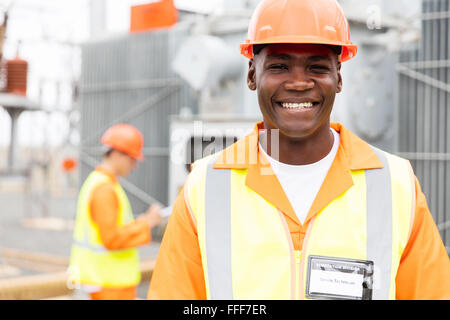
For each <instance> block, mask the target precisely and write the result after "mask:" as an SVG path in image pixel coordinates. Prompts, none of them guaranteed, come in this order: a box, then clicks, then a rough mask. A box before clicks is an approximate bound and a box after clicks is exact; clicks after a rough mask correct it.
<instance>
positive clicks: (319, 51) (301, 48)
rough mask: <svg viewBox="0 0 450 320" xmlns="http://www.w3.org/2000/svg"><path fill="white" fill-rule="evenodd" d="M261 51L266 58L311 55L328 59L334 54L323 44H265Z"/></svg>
mask: <svg viewBox="0 0 450 320" xmlns="http://www.w3.org/2000/svg"><path fill="white" fill-rule="evenodd" d="M263 50H264V51H265V53H266V55H267V56H280V55H283V54H286V55H289V54H311V55H319V56H326V57H329V56H332V55H333V54H334V53H333V51H332V50H331V48H330V47H328V46H326V45H323V44H294V43H274V44H267V45H266V46H265V47H264V48H263Z"/></svg>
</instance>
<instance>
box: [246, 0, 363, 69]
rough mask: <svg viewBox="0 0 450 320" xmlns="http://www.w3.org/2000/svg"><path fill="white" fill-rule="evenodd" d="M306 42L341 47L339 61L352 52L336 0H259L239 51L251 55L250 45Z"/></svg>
mask: <svg viewBox="0 0 450 320" xmlns="http://www.w3.org/2000/svg"><path fill="white" fill-rule="evenodd" d="M271 43H308V44H325V45H333V46H340V47H342V52H341V56H340V61H341V62H343V61H346V60H349V59H351V58H353V57H354V56H355V55H356V51H357V49H358V47H357V46H356V45H354V44H353V43H352V42H351V41H350V29H349V26H348V21H347V18H346V17H345V15H344V11H343V10H342V8H341V6H340V5H339V4H338V2H337V1H336V0H263V1H261V2H260V3H259V4H258V6H257V7H256V9H255V11H254V12H253V15H252V18H251V20H250V25H249V27H248V35H247V39H246V40H245V43H243V44H241V53H242V54H243V55H244V56H245V57H247V58H249V59H252V58H253V50H252V49H253V45H255V44H271Z"/></svg>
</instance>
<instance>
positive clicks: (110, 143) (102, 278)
mask: <svg viewBox="0 0 450 320" xmlns="http://www.w3.org/2000/svg"><path fill="white" fill-rule="evenodd" d="M101 143H102V144H103V145H104V146H106V147H107V151H106V152H105V154H104V157H103V161H102V162H101V164H100V165H99V166H98V167H97V168H96V169H95V170H94V171H93V172H91V174H90V175H89V176H88V177H87V179H86V181H85V182H84V183H83V186H82V187H81V190H80V193H79V197H78V205H77V216H76V223H75V230H74V235H73V236H74V243H73V245H72V252H71V259H70V266H69V272H70V277H71V280H72V282H75V283H77V284H80V285H81V286H82V289H83V290H85V291H87V292H88V293H89V295H90V298H91V299H92V300H132V299H135V298H136V287H137V285H138V284H139V283H140V280H141V274H140V269H139V256H138V250H137V247H138V246H140V245H144V244H147V243H149V242H150V241H151V229H152V228H153V227H155V226H156V225H157V224H158V223H159V222H160V220H161V215H160V206H159V205H158V204H153V205H151V206H150V207H149V209H148V210H147V212H146V213H144V214H142V215H140V216H139V217H138V218H137V219H136V220H134V218H133V213H132V210H131V206H130V203H129V201H128V198H127V195H126V194H125V191H124V190H123V189H122V187H121V186H120V184H119V182H118V180H117V178H118V177H126V176H128V175H129V174H130V173H131V171H132V170H133V169H135V168H136V164H137V161H142V160H144V157H143V155H142V148H143V146H144V139H143V137H142V134H141V133H140V132H139V130H137V129H136V128H135V127H133V126H131V125H128V124H117V125H114V126H112V127H111V128H109V129H108V130H107V131H106V132H105V133H104V135H103V137H102V138H101Z"/></svg>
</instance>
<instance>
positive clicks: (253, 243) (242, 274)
mask: <svg viewBox="0 0 450 320" xmlns="http://www.w3.org/2000/svg"><path fill="white" fill-rule="evenodd" d="M372 148H373V150H374V151H375V152H376V154H377V155H378V157H379V158H380V160H381V162H382V163H383V166H384V168H381V169H367V170H352V171H351V175H352V178H353V183H354V184H353V186H352V187H351V188H349V189H348V190H347V191H346V192H345V193H343V194H342V195H340V196H339V197H337V198H335V199H334V200H333V201H332V202H330V203H329V204H328V205H327V206H326V207H325V208H323V209H322V210H321V211H320V212H319V213H317V214H316V216H315V217H313V218H312V219H311V221H310V222H309V225H308V229H307V232H306V235H305V239H304V241H303V247H302V249H301V250H294V248H293V243H292V238H291V235H290V232H289V229H288V226H287V223H286V221H285V218H284V215H283V213H281V212H280V211H279V210H278V209H277V208H276V207H275V206H274V205H273V204H272V203H269V202H268V201H267V200H265V199H264V198H262V197H261V196H260V195H259V194H257V193H256V192H254V191H253V190H252V189H250V188H248V187H247V186H246V185H245V179H246V175H247V171H248V169H213V164H214V161H215V158H216V156H217V155H216V156H209V157H206V158H204V159H202V160H199V161H197V163H196V164H195V166H194V169H193V171H192V172H191V174H190V176H189V178H188V180H187V183H186V188H185V192H186V199H187V204H188V207H189V210H190V211H191V213H192V215H193V219H194V220H195V223H196V225H197V232H198V241H199V246H200V251H201V258H202V265H203V270H204V278H205V284H206V291H207V292H206V293H207V298H208V299H248V300H252V299H306V298H308V296H306V295H305V290H306V287H307V285H308V283H307V277H308V260H309V258H310V257H313V256H320V257H333V258H338V259H339V258H342V259H356V260H365V261H373V269H374V270H373V271H374V272H373V279H372V280H373V286H372V299H395V296H396V294H395V290H396V289H395V277H396V273H397V269H398V266H399V263H400V258H401V255H402V252H403V250H404V248H405V246H406V244H407V242H408V239H409V233H410V229H411V225H412V222H413V216H414V213H413V212H414V208H415V192H414V190H415V189H414V179H413V177H414V175H413V172H412V168H411V165H410V164H409V162H408V161H407V160H404V159H402V158H399V157H396V156H394V155H391V154H388V153H386V152H383V151H381V150H378V149H376V148H374V147H372Z"/></svg>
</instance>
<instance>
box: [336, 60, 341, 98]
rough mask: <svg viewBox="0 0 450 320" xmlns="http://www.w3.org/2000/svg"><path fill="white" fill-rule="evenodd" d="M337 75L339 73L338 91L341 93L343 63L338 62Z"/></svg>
mask: <svg viewBox="0 0 450 320" xmlns="http://www.w3.org/2000/svg"><path fill="white" fill-rule="evenodd" d="M337 75H338V84H337V90H336V93H340V92H341V91H342V75H341V63H340V62H338V64H337Z"/></svg>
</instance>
